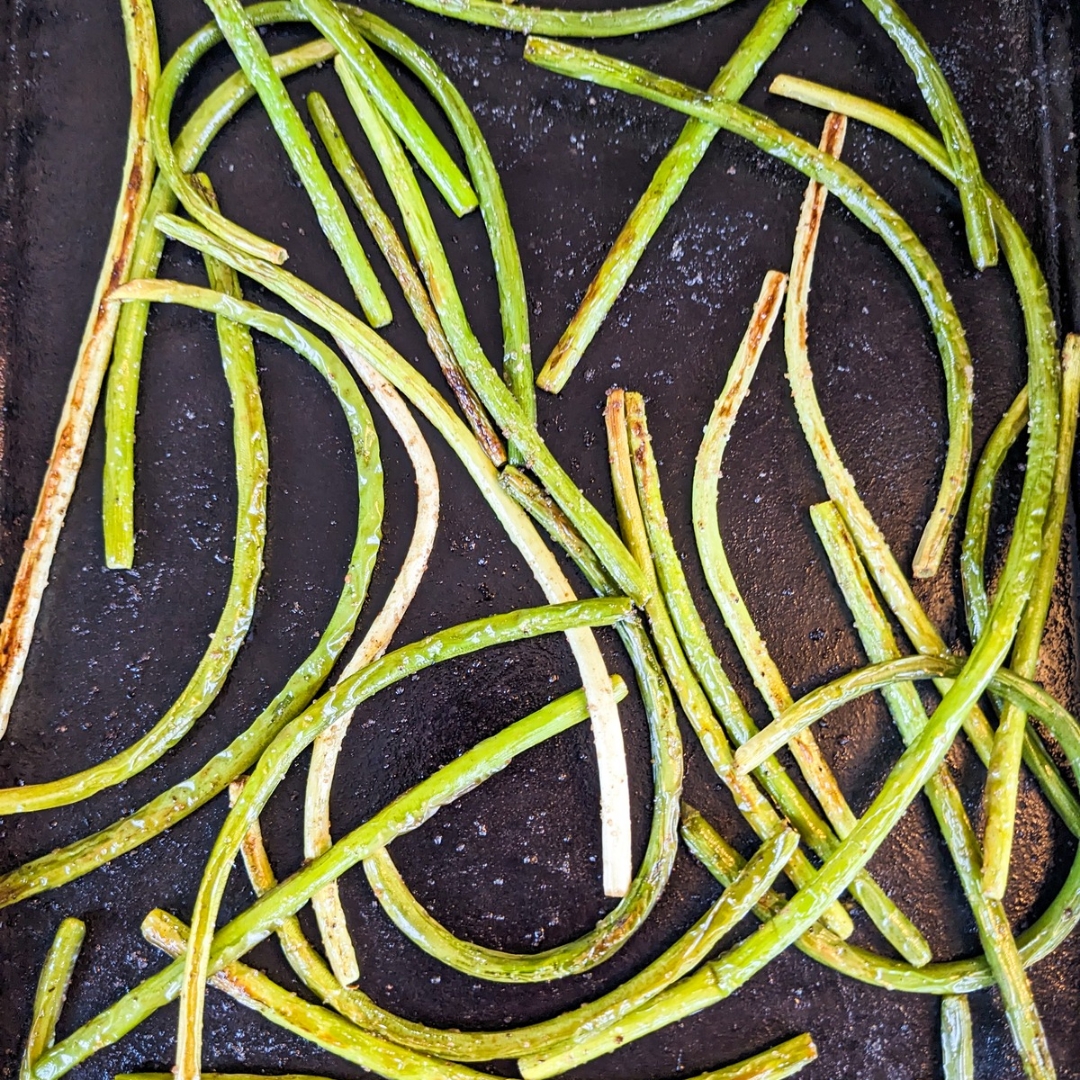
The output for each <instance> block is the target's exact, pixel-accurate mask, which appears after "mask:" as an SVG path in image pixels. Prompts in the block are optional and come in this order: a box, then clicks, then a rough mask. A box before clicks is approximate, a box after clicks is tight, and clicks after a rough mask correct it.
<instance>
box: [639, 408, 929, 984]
mask: <svg viewBox="0 0 1080 1080" xmlns="http://www.w3.org/2000/svg"><path fill="white" fill-rule="evenodd" d="M626 405H627V429H628V433H629V442H630V446H629V450H630V460H631V461H632V462H633V467H634V480H635V482H636V485H637V492H638V502H639V504H640V506H641V510H642V513H643V515H644V519H645V526H646V529H647V531H648V543H649V548H650V550H651V558H652V560H653V563H654V565H655V567H656V571H657V574H658V576H659V586H660V588H659V591H660V595H661V596H662V597H663V601H664V602H665V603H666V607H667V610H668V614H669V616H670V618H671V621H672V622H673V623H674V624H675V626H676V628H677V633H678V637H679V639H680V640H681V641H682V643H683V647H684V648H685V650H686V655H687V658H688V659H689V662H690V665H691V667H692V668H693V669H694V672H695V674H698V678H699V679H701V685H702V687H703V688H704V689H705V690H706V692H707V696H708V697H709V700H710V702H711V703H712V706H713V709H714V710H715V713H716V715H719V716H721V717H726V722H725V727H727V729H728V730H729V731H731V732H732V734H733V737H734V738H735V740H736V742H737V743H743V742H745V741H746V739H747V738H749V737H750V736H751V735H753V734H754V733H755V732H756V731H757V727H756V725H755V724H754V722H753V720H752V719H751V718H750V714H749V713H748V712H747V711H746V709H745V707H744V706H743V704H742V702H741V701H740V700H739V698H738V695H737V694H736V693H735V690H734V687H732V685H731V683H730V682H729V681H728V678H727V675H726V674H725V673H724V670H723V667H722V666H721V664H720V660H719V657H717V655H716V653H715V652H714V651H713V648H712V645H711V643H710V642H709V638H708V635H707V633H706V631H705V627H704V624H703V623H702V622H701V617H700V616H699V615H698V613H697V609H696V607H695V606H694V602H693V599H692V598H691V596H690V590H689V589H688V588H687V585H686V578H685V577H684V576H683V572H682V566H681V565H680V563H679V557H678V555H677V554H676V552H675V545H674V543H673V542H672V539H671V532H670V530H669V528H668V523H667V515H666V513H665V511H664V504H663V497H662V495H661V491H660V477H659V472H658V470H657V467H656V459H655V457H654V456H653V452H652V440H651V438H650V437H649V430H648V424H647V421H646V417H645V402H644V399H643V398H642V397H641V395H640V394H627V395H626ZM714 490H715V484H714ZM751 625H752V623H751ZM755 633H756V630H755ZM759 640H760V639H759ZM762 647H763V648H764V643H762ZM765 657H766V658H767V659H768V662H769V664H770V665H772V658H771V657H769V656H768V653H767V652H766V653H765ZM772 670H773V672H774V674H775V685H776V686H779V687H780V688H782V697H777V698H772V697H768V698H767V700H768V702H769V707H770V709H774V710H775V711H776V712H777V713H779V712H782V711H783V709H785V708H786V707H787V706H788V705H790V704H791V694H790V692H789V691H788V689H787V686H786V685H785V684H784V682H783V679H782V678H781V677H780V673H779V671H778V670H777V669H776V668H775V665H773V666H772ZM701 672H704V674H705V678H702V676H701V674H700V673H701ZM706 680H707V681H706ZM710 688H711V689H710ZM703 719H704V720H705V722H706V723H707V724H708V725H709V727H710V728H715V727H716V722H715V720H714V719H713V718H712V716H711V715H705V716H703ZM714 739H715V732H714V733H713V738H712V739H709V740H705V739H702V745H703V747H704V748H705V750H706V754H707V755H709V759H710V763H711V764H712V765H713V767H714V768H715V769H716V770H717V771H718V772H722V771H723V770H725V769H726V770H730V769H731V766H732V761H733V758H732V753H731V749H730V747H728V748H727V751H726V753H725V754H724V755H723V756H722V758H718V757H716V756H715V755H714V754H712V753H710V747H711V745H712V742H713V741H714ZM812 752H813V754H814V757H813V758H812V760H813V762H814V765H815V768H814V769H813V770H808V771H809V772H810V775H811V776H812V777H813V778H814V781H816V783H811V789H812V790H813V791H814V793H815V794H816V795H817V796H818V799H819V801H820V802H821V804H822V806H824V807H826V813H827V816H828V817H829V818H830V820H834V821H835V822H836V825H837V834H839V835H840V836H845V835H846V834H847V833H848V832H850V831H851V829H852V828H854V825H855V820H856V819H855V815H854V814H853V813H852V811H851V809H850V807H849V806H848V804H847V800H846V799H845V798H844V795H843V792H842V791H841V790H840V786H839V784H838V783H837V782H836V778H835V777H834V776H833V774H832V771H831V770H830V769H829V767H828V765H827V764H826V763H825V761H824V759H823V758H822V757H821V754H820V751H818V749H817V745H816V743H814V744H813V750H812ZM760 780H761V784H762V787H764V788H765V790H766V791H767V792H768V793H769V795H770V796H771V797H772V799H773V801H774V802H775V803H776V805H777V807H778V808H779V809H780V811H781V813H783V814H785V815H786V816H787V817H788V819H789V820H791V821H792V822H793V823H794V824H795V826H796V828H797V829H798V830H799V832H800V834H801V835H802V836H803V838H804V840H805V841H806V843H807V844H808V845H809V846H810V847H811V848H812V849H813V850H814V851H815V852H816V853H817V854H818V855H819V856H820V857H821V858H827V857H828V856H829V855H830V854H831V853H832V851H833V850H834V849H835V847H836V843H837V835H834V834H833V832H832V831H831V830H830V829H829V827H828V825H826V823H825V822H824V821H822V820H821V818H820V817H818V815H817V813H816V812H815V811H814V809H813V807H812V806H811V805H810V803H809V801H808V800H807V799H806V798H805V796H803V795H802V793H801V792H800V791H799V789H798V788H797V787H796V786H795V784H794V783H793V782H792V780H791V779H790V777H788V775H787V773H786V772H785V771H784V770H783V769H782V768H781V767H780V764H779V763H778V762H776V761H775V760H773V761H769V762H765V763H763V766H762V769H761V771H760ZM852 895H853V896H854V897H855V899H856V900H858V902H859V903H860V904H861V905H862V906H863V908H864V909H865V910H866V912H867V914H868V915H869V916H870V918H871V920H872V921H873V923H874V925H875V926H877V927H878V929H879V930H880V931H881V933H882V934H883V935H884V936H885V938H886V940H887V941H889V942H890V944H892V945H893V947H894V948H896V950H897V951H898V952H899V953H900V954H901V955H902V956H903V957H904V958H905V959H906V960H908V961H909V962H910V963H911V964H913V965H914V966H916V967H919V966H921V965H923V964H926V963H928V962H929V961H930V960H931V958H932V954H931V951H930V946H929V945H928V944H927V941H926V939H925V938H924V937H923V935H922V934H921V933H920V932H919V930H918V928H917V927H916V926H914V924H913V923H912V922H911V920H910V919H908V917H907V916H906V915H905V914H904V913H903V912H902V911H901V910H900V909H899V908H898V907H897V906H896V905H895V904H894V903H893V902H892V900H890V899H889V897H888V896H887V895H886V894H885V892H884V890H883V889H882V888H881V887H880V886H879V885H878V884H877V882H876V881H874V879H873V878H872V877H871V876H870V875H869V874H867V873H865V872H863V873H861V874H859V875H858V876H857V877H856V878H855V879H854V881H853V882H852Z"/></svg>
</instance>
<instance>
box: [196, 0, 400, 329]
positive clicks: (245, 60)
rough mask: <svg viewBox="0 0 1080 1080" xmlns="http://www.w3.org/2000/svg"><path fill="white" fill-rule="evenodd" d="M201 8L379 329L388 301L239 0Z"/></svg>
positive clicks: (211, 1)
mask: <svg viewBox="0 0 1080 1080" xmlns="http://www.w3.org/2000/svg"><path fill="white" fill-rule="evenodd" d="M206 5H207V7H209V8H210V10H211V11H212V12H213V13H214V18H215V19H216V20H217V23H218V26H219V27H220V28H221V32H222V33H223V34H224V35H225V40H226V41H227V42H228V44H229V48H230V49H232V51H233V55H234V56H235V57H236V59H237V61H238V62H239V64H240V67H241V68H242V69H243V72H244V74H245V75H247V77H248V80H249V81H250V83H251V85H252V86H254V87H255V92H256V93H257V94H258V95H259V99H260V100H261V101H262V104H263V107H264V108H265V109H266V113H267V116H269V118H270V123H271V124H273V126H274V130H275V131H276V132H277V136H278V138H279V139H280V140H281V145H282V147H283V148H284V150H285V153H286V154H288V156H289V161H291V162H292V166H293V168H294V169H295V170H296V173H297V175H298V176H299V177H300V182H301V183H302V184H303V185H304V190H305V191H306V192H307V194H308V198H309V199H310V200H311V205H312V207H313V208H314V210H315V214H316V216H317V217H318V219H319V225H320V226H321V228H322V231H323V233H324V234H325V235H326V239H327V240H328V241H329V243H330V246H331V247H332V248H333V249H334V253H335V254H336V255H337V257H338V260H339V261H340V262H341V266H342V268H343V269H344V271H345V276H346V277H347V278H348V279H349V284H350V285H351V286H352V289H353V292H354V293H355V294H356V299H357V300H359V302H360V306H361V307H362V308H363V310H364V314H365V315H366V316H367V319H368V321H369V322H370V323H371V325H372V326H385V325H386V324H387V323H388V322H390V320H391V319H392V318H393V313H392V312H391V310H390V302H389V301H388V300H387V299H386V294H385V293H384V292H383V290H382V286H381V285H380V284H379V279H378V278H377V277H376V276H375V271H374V270H373V269H372V267H371V263H370V262H368V258H367V255H365V254H364V249H363V248H362V247H361V246H360V241H359V240H358V239H357V236H356V232H355V231H354V229H353V227H352V222H350V221H349V215H348V213H347V212H346V210H345V206H344V204H343V203H342V201H341V197H340V196H339V195H338V193H337V190H336V188H335V187H334V185H333V184H332V183H331V182H330V177H329V176H327V175H326V170H325V169H324V168H323V165H322V162H321V161H320V160H319V155H318V154H317V153H316V152H315V146H314V144H313V143H312V141H311V136H310V135H309V134H308V131H307V128H306V127H304V122H303V120H301V119H300V113H299V112H297V110H296V106H295V105H294V104H293V103H292V98H290V97H289V92H288V91H287V90H286V89H285V84H284V83H283V82H282V81H281V79H280V77H279V76H278V74H277V72H275V71H274V65H273V64H272V63H271V61H270V54H269V53H268V52H267V51H266V46H265V45H264V44H263V40H262V38H261V37H260V36H259V31H258V30H257V29H256V28H255V26H254V24H253V23H252V22H251V20H250V19H249V17H248V15H247V12H246V11H245V9H244V6H243V5H242V4H241V3H240V0H206ZM185 205H186V204H185Z"/></svg>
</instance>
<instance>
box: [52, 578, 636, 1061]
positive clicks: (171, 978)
mask: <svg viewBox="0 0 1080 1080" xmlns="http://www.w3.org/2000/svg"><path fill="white" fill-rule="evenodd" d="M631 610H632V609H631V607H630V605H629V604H628V603H627V602H626V601H625V600H620V599H610V600H585V601H581V602H579V603H576V604H563V605H558V606H551V607H547V608H538V609H532V610H526V611H523V612H511V613H510V614H508V615H497V616H494V617H493V618H491V619H487V620H477V621H476V622H474V623H465V624H463V625H461V626H455V627H452V628H450V629H449V630H444V631H443V632H442V633H440V634H435V635H432V636H431V637H429V638H425V639H423V640H421V641H418V642H416V643H414V644H412V645H409V646H407V647H406V648H405V649H400V650H398V651H397V652H396V653H392V654H389V655H388V656H386V657H383V659H382V660H379V661H378V662H377V663H375V664H373V665H371V666H370V667H368V668H366V669H365V670H364V671H362V672H360V673H359V674H358V675H356V676H354V677H353V678H352V679H351V680H349V681H348V682H346V683H341V684H338V685H337V686H336V687H335V688H334V689H333V690H331V691H330V692H329V693H328V694H325V695H324V696H323V697H322V698H321V699H320V700H319V701H318V702H317V703H315V704H314V705H312V706H311V707H309V708H308V710H307V711H306V712H305V713H304V714H303V716H302V718H298V719H299V726H298V727H294V728H293V729H292V730H293V731H294V732H296V731H299V732H309V731H312V730H316V729H317V728H318V727H319V726H323V725H325V724H329V723H331V722H333V720H334V718H335V717H336V716H339V715H342V714H343V713H344V712H345V711H347V710H349V709H352V708H355V706H356V704H357V697H358V695H359V696H363V695H364V693H365V692H367V691H370V690H372V689H373V687H374V686H375V683H376V680H378V679H380V678H381V679H383V680H390V681H397V680H398V679H400V678H407V677H408V676H409V675H410V674H412V673H413V672H415V671H417V670H420V669H421V668H423V667H425V666H427V665H429V664H431V663H434V662H438V661H440V660H446V659H450V658H452V657H453V656H460V655H466V654H467V653H469V652H475V651H476V650H478V649H481V648H486V647H488V646H492V645H498V644H501V643H505V642H507V641H510V640H516V639H520V638H522V637H530V636H536V635H539V634H544V633H550V632H555V631H556V630H559V629H563V628H565V627H567V626H572V625H599V624H601V623H606V624H611V623H613V622H616V621H618V620H619V619H622V618H625V617H626V616H627V615H628V614H629V613H630V611H631ZM576 715H577V717H578V718H580V713H578V714H576ZM574 722H575V713H574V712H573V710H569V709H566V708H565V707H563V706H562V705H560V706H559V707H556V708H552V707H551V706H548V707H547V708H545V709H542V710H540V711H539V712H538V713H534V714H533V715H532V716H529V717H526V718H525V719H524V720H520V721H518V722H517V723H515V724H511V725H509V726H508V727H506V728H504V729H503V730H502V731H501V732H499V733H498V734H497V735H494V736H492V737H491V738H489V739H485V740H483V741H482V742H480V743H478V744H477V745H476V746H475V747H473V749H471V750H469V751H467V752H466V753H464V754H462V755H461V756H460V757H458V758H457V759H455V760H454V761H453V762H451V763H450V764H449V765H446V766H444V767H443V768H441V769H439V770H438V771H436V772H435V773H433V774H432V775H431V776H430V777H428V778H427V779H426V780H423V781H421V782H420V783H419V784H417V785H416V786H415V787H413V788H410V789H409V790H408V791H407V792H405V793H404V794H403V795H401V796H399V797H398V798H397V799H395V800H393V801H392V802H391V803H389V804H388V805H387V806H385V807H384V808H383V809H382V810H380V811H379V812H378V813H377V814H375V815H374V816H373V817H372V818H370V819H369V820H368V821H367V822H365V823H364V824H363V825H361V826H359V827H358V828H356V829H354V830H353V831H352V832H350V833H349V834H348V835H346V836H345V837H343V838H342V839H341V840H339V841H337V843H335V844H334V846H333V847H332V848H330V849H329V850H328V851H326V852H324V853H323V854H322V855H320V856H319V857H318V858H317V859H313V860H311V861H310V862H308V863H305V864H304V866H303V867H302V868H301V869H300V870H298V871H297V872H296V873H295V874H293V875H292V876H291V877H289V878H288V879H287V880H285V881H283V882H282V883H281V884H280V885H279V886H278V887H277V888H276V889H274V890H273V891H272V892H270V893H267V895H266V896H264V897H262V898H261V899H259V900H257V901H256V902H255V903H254V904H253V905H252V906H251V907H250V908H248V909H247V910H246V911H244V912H243V913H241V914H240V915H239V916H237V917H236V918H234V919H233V920H232V921H231V922H230V923H228V924H227V925H226V926H224V927H222V928H221V929H220V930H218V932H217V933H216V934H215V935H214V945H213V949H212V952H211V956H210V965H209V967H208V971H209V972H210V973H216V972H218V971H220V970H221V969H222V968H224V967H226V966H227V965H229V964H231V963H232V962H233V961H234V960H237V959H239V958H240V957H242V956H243V955H244V954H245V953H246V952H248V951H249V950H250V949H252V948H254V947H255V945H257V944H258V943H259V942H260V941H263V940H265V939H266V938H267V937H269V936H270V935H271V934H272V933H273V932H274V929H275V927H276V926H278V925H279V924H280V923H281V921H282V920H283V919H285V918H287V917H288V916H290V915H295V914H296V912H297V911H299V910H300V908H302V907H303V906H304V904H306V903H307V902H308V900H310V899H311V897H312V895H313V894H314V893H315V892H317V891H318V890H319V889H320V888H322V886H324V885H325V884H327V883H328V882H330V881H335V880H336V879H337V878H339V877H340V876H341V875H342V874H343V873H345V872H346V870H348V869H349V868H350V867H352V866H355V865H356V863H357V862H360V861H361V860H362V859H364V858H366V857H367V856H368V855H369V854H370V853H371V852H373V851H374V850H376V849H377V848H378V847H383V846H385V845H386V844H388V843H389V842H390V841H391V840H392V839H393V838H394V837H395V836H398V835H400V834H401V833H404V832H409V831H411V830H413V829H416V828H418V827H419V826H420V825H422V824H423V823H424V822H425V821H426V820H427V819H428V818H429V817H431V815H432V814H434V813H435V811H436V810H438V809H439V808H440V807H442V806H445V805H447V804H448V803H450V802H453V801H454V800H455V799H457V798H460V796H462V795H464V794H465V793H466V792H467V791H471V790H472V789H473V788H475V787H477V786H478V785H479V784H481V783H483V782H484V780H486V779H488V778H489V777H490V776H493V775H494V774H495V773H497V772H499V771H500V770H502V769H503V768H505V767H506V766H507V765H508V764H509V763H510V761H512V760H513V759H514V758H515V757H516V756H517V755H518V754H521V753H523V752H524V751H526V750H528V749H530V748H531V747H533V746H537V745H539V744H540V743H542V742H544V741H545V740H547V739H549V738H552V737H554V736H555V735H558V734H559V733H561V732H562V731H565V730H567V728H569V727H571V726H573V724H574ZM289 741H290V740H288V739H286V740H282V741H279V742H277V743H276V745H277V747H278V748H279V750H284V751H288V750H289V749H290V748H291V747H290V746H289V745H288V744H289ZM286 756H287V755H286ZM279 757H280V755H279V753H277V752H275V753H274V754H272V755H270V756H269V757H267V756H265V755H264V757H263V759H261V761H260V766H259V769H260V771H261V773H262V775H263V776H267V775H268V770H270V769H272V768H273V767H274V766H275V765H279V764H280V763H281V762H280V760H275V759H278V758H279ZM258 783H259V780H258V776H257V775H256V777H253V780H252V781H251V782H249V784H248V785H246V788H249V789H250V790H251V791H252V792H256V791H257V790H258V788H257V786H253V785H257V784H258ZM247 801H248V802H250V799H249V800H247ZM238 810H239V812H240V816H243V814H244V807H243V806H240V805H239V804H238V806H237V807H234V809H233V811H232V813H234V814H235V813H236V812H237V811H238ZM235 820H236V818H235V817H234V821H235ZM184 967H185V963H184V961H179V962H175V963H173V964H170V965H169V966H168V967H167V968H164V969H163V970H162V971H159V972H157V973H156V974H154V975H151V976H150V977H149V978H148V979H146V980H144V981H143V982H142V983H141V984H140V985H139V986H138V987H136V988H135V989H133V990H131V991H129V992H128V993H127V994H125V995H124V996H123V997H122V998H121V999H120V1000H119V1001H117V1002H115V1003H114V1004H113V1005H111V1006H110V1007H109V1008H108V1009H106V1010H105V1011H104V1012H102V1013H100V1014H99V1015H98V1016H96V1017H94V1018H93V1019H92V1020H90V1021H89V1022H88V1023H86V1024H84V1025H83V1026H82V1027H81V1028H79V1029H78V1030H77V1031H75V1032H73V1033H72V1034H71V1035H70V1036H68V1038H66V1039H65V1040H63V1042H61V1043H58V1044H57V1045H56V1046H55V1047H53V1049H52V1050H51V1051H50V1052H49V1053H48V1054H46V1055H44V1056H43V1057H42V1058H41V1059H40V1060H39V1061H38V1064H37V1066H36V1067H35V1069H34V1072H33V1077H34V1078H35V1080H55V1078H56V1077H59V1076H62V1075H64V1073H66V1072H68V1071H69V1070H70V1069H72V1068H74V1067H75V1066H76V1065H78V1064H79V1063H80V1062H82V1061H85V1060H86V1058H87V1057H89V1056H90V1054H93V1053H95V1052H96V1051H97V1050H100V1049H102V1048H103V1047H105V1046H109V1045H111V1044H112V1043H114V1042H115V1041H116V1040H117V1039H119V1038H122V1037H123V1036H124V1035H125V1034H127V1032H129V1031H131V1030H132V1029H133V1028H134V1027H136V1026H137V1025H138V1024H139V1023H140V1022H141V1021H142V1020H144V1019H145V1018H146V1017H147V1016H150V1015H151V1014H152V1013H153V1012H154V1011H155V1010H156V1009H158V1008H160V1007H161V1006H162V1005H164V1004H166V1003H167V1002H169V1001H171V1000H173V999H174V998H176V997H177V996H178V995H179V993H180V987H181V984H182V982H183V973H184Z"/></svg>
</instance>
